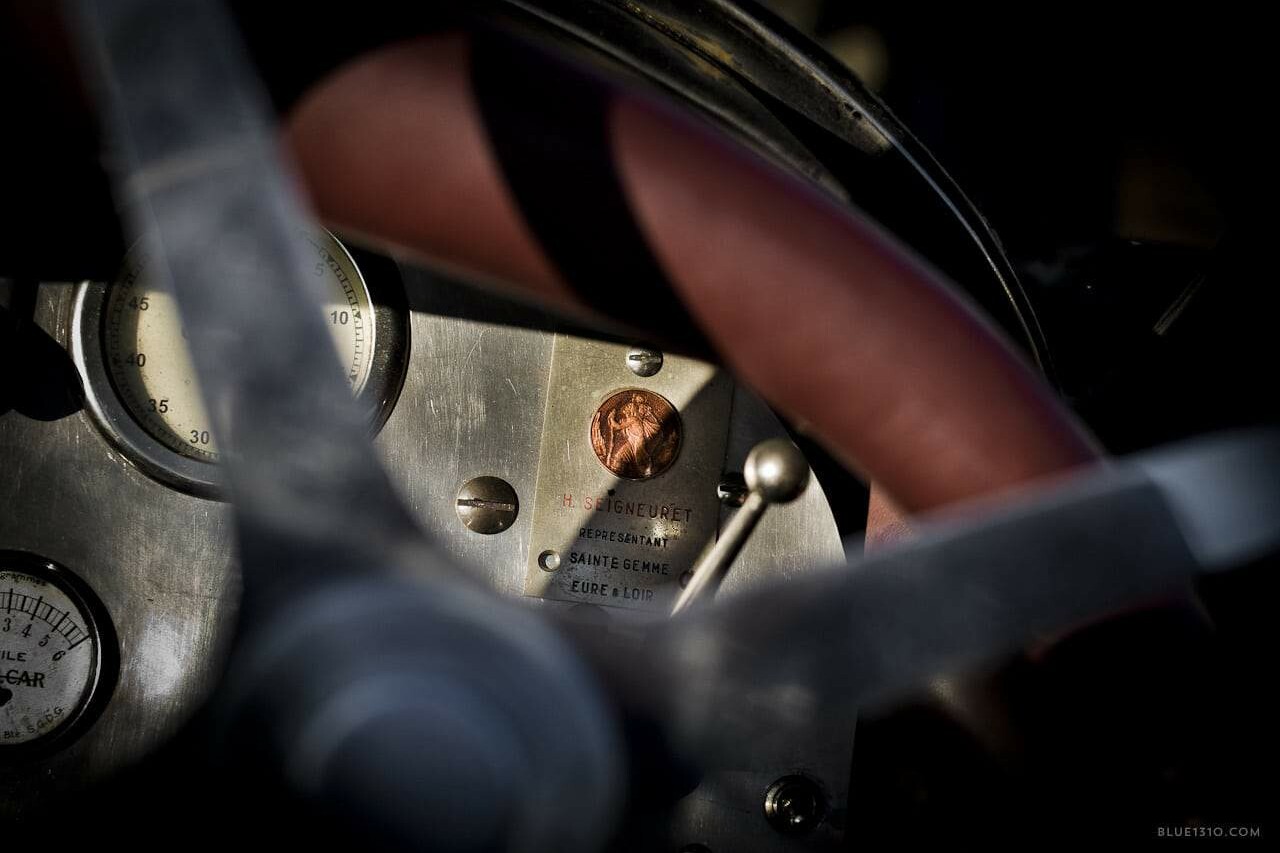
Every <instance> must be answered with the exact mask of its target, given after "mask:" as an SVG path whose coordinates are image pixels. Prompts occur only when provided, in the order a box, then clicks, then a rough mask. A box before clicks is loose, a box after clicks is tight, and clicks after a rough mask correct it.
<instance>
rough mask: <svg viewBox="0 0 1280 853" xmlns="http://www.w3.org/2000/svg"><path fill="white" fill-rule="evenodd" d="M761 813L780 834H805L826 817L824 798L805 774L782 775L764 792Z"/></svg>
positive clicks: (816, 785)
mask: <svg viewBox="0 0 1280 853" xmlns="http://www.w3.org/2000/svg"><path fill="white" fill-rule="evenodd" d="M764 816H765V819H767V820H768V821H769V825H770V826H772V827H773V828H774V829H776V830H777V831H778V832H780V833H782V834H783V835H804V834H805V833H807V832H810V831H812V830H813V828H814V827H816V826H817V825H818V824H820V823H822V820H823V818H825V817H826V816H827V798H826V797H825V796H824V795H823V793H822V789H821V788H819V787H818V783H817V782H814V781H813V780H812V779H809V778H808V777H805V776H783V777H782V778H781V779H779V780H778V781H776V782H774V783H773V784H772V785H770V786H769V790H768V791H766V792H765V795H764Z"/></svg>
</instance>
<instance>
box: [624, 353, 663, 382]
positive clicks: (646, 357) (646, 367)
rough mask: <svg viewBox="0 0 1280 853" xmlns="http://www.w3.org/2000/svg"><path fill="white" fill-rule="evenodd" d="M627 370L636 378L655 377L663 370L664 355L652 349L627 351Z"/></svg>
mask: <svg viewBox="0 0 1280 853" xmlns="http://www.w3.org/2000/svg"><path fill="white" fill-rule="evenodd" d="M627 369H628V370H630V371H631V372H632V373H634V374H635V375H636V376H653V375H654V374H655V373H657V372H658V371H659V370H661V369H662V353H661V352H660V351H658V350H656V349H652V348H650V347H632V348H631V349H630V350H628V351H627Z"/></svg>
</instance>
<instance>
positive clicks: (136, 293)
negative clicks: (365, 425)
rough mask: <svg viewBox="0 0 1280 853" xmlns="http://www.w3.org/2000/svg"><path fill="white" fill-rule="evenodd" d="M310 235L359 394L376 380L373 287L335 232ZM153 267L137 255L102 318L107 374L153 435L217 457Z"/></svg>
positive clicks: (328, 316) (171, 306) (329, 313)
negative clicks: (372, 376)
mask: <svg viewBox="0 0 1280 853" xmlns="http://www.w3.org/2000/svg"><path fill="white" fill-rule="evenodd" d="M307 240H308V243H309V245H310V248H311V251H312V252H313V253H314V255H315V258H316V260H315V267H314V273H315V275H316V276H317V277H318V278H319V279H320V280H321V281H322V282H323V283H324V292H325V295H326V300H325V305H324V313H325V320H326V322H327V324H328V327H329V331H330V333H331V334H332V337H333V342H334V346H335V348H336V349H337V352H338V357H339V359H340V360H341V363H342V368H343V370H344V371H345V372H346V375H347V381H348V382H350V383H351V387H352V390H354V391H355V392H356V393H357V394H358V393H359V392H360V391H361V390H363V389H364V385H365V383H366V382H367V381H368V379H369V367H370V364H371V355H372V352H373V348H374V345H375V343H376V341H375V338H376V333H375V328H374V308H373V305H372V304H371V303H370V297H369V291H368V288H367V287H366V286H365V283H364V279H363V278H362V277H361V275H360V272H359V271H358V270H357V269H356V264H355V261H353V260H352V259H351V256H350V255H349V254H347V251H346V249H344V248H343V247H342V245H341V244H339V243H338V241H337V240H336V239H334V237H333V236H332V235H330V234H328V233H325V234H322V235H319V236H314V237H313V236H310V235H309V236H308V238H307ZM146 268H147V257H146V255H145V254H144V253H142V252H140V251H135V252H131V253H130V255H129V257H128V258H127V259H126V261H125V268H124V272H123V274H122V275H121V276H120V277H119V278H118V279H117V280H116V282H115V284H114V285H113V286H112V287H111V288H110V290H109V291H108V293H107V301H106V310H105V313H104V314H103V318H102V321H103V335H102V344H103V360H104V361H105V363H106V365H107V372H108V374H109V375H110V377H111V382H112V384H113V385H114V386H115V389H116V393H117V394H119V395H120V399H121V400H122V401H123V402H124V404H125V407H126V408H127V409H128V410H129V413H130V414H131V415H133V417H134V419H135V420H137V421H138V423H139V424H141V425H142V427H143V429H145V430H146V431H147V432H148V433H150V434H151V436H152V437H153V438H155V439H156V440H157V441H159V442H160V443H161V444H163V445H165V446H166V447H168V448H169V449H171V450H174V451H177V452H178V453H182V454H185V455H187V456H191V457H194V458H196V459H205V460H210V461H212V460H214V459H216V458H217V456H218V448H217V445H216V443H215V441H214V439H213V435H212V432H211V430H210V428H209V416H208V415H207V414H206V413H205V410H204V404H203V403H202V402H201V399H200V389H199V387H198V386H197V385H196V379H195V368H194V367H193V366H192V364H191V356H190V354H189V352H188V350H187V342H186V338H185V336H184V335H183V331H182V322H181V320H180V319H179V316H178V306H177V303H176V302H175V300H174V298H173V297H172V296H171V295H170V294H169V293H167V292H165V291H162V290H158V289H156V288H155V287H154V286H152V285H151V284H150V283H149V282H148V280H147V275H146Z"/></svg>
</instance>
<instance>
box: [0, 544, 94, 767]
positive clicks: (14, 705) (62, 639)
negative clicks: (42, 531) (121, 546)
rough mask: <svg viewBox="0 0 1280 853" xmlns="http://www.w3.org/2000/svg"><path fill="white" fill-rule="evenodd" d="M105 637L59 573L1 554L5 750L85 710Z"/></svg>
mask: <svg viewBox="0 0 1280 853" xmlns="http://www.w3.org/2000/svg"><path fill="white" fill-rule="evenodd" d="M101 642H102V641H101V637H100V636H99V634H98V631H97V628H96V627H95V622H94V619H93V616H92V614H90V613H89V612H88V607H87V605H86V604H85V603H84V599H83V598H82V597H81V596H80V595H78V594H77V593H75V592H74V591H72V589H71V588H70V587H69V586H67V585H66V584H64V583H60V582H59V580H58V577H57V575H56V574H51V573H48V572H45V571H40V570H37V569H34V568H32V567H30V566H24V565H15V561H14V560H11V559H8V558H7V556H6V555H0V749H3V748H4V747H7V746H17V745H20V744H27V743H31V742H33V741H36V740H40V739H43V738H46V737H49V736H51V735H53V734H54V733H55V732H60V731H61V730H62V729H63V728H64V727H66V726H68V725H69V724H71V723H72V722H73V721H74V720H75V719H76V718H77V717H78V716H79V715H80V712H81V711H82V710H83V709H84V707H85V706H86V705H87V704H88V702H89V699H90V697H91V695H92V694H93V691H94V688H95V687H96V686H97V683H98V675H99V670H100V664H101V659H102V649H101Z"/></svg>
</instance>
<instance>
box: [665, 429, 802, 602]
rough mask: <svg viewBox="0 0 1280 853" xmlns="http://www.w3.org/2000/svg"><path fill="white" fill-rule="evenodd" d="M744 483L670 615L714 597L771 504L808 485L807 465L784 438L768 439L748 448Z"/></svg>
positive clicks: (787, 499)
mask: <svg viewBox="0 0 1280 853" xmlns="http://www.w3.org/2000/svg"><path fill="white" fill-rule="evenodd" d="M742 474H743V477H744V478H745V479H746V481H747V489H748V490H749V491H748V493H747V499H746V502H745V503H743V505H742V508H741V509H739V510H738V512H737V514H736V515H734V517H733V518H732V519H731V520H730V521H729V523H728V525H726V526H725V529H724V533H722V534H721V535H720V538H719V539H718V540H717V541H716V544H715V545H714V546H713V547H712V549H711V550H710V551H709V552H708V553H707V555H706V556H705V557H703V558H702V561H701V562H700V563H698V565H697V566H696V567H695V568H694V570H693V577H691V578H690V579H689V585H688V586H686V587H685V588H684V591H683V592H681V593H680V597H679V598H678V599H676V604H675V607H673V608H672V610H671V615H672V616H675V615H676V614H677V613H679V612H680V611H682V610H686V609H688V608H689V607H690V606H691V605H692V604H693V603H694V601H696V600H697V599H698V598H699V597H701V596H706V597H710V596H713V595H715V592H716V590H717V589H719V588H720V582H721V581H723V580H724V576H725V575H726V574H728V573H729V567H730V566H732V565H733V561H734V560H735V559H737V557H738V554H739V553H740V552H741V551H742V548H743V546H744V545H746V544H747V540H748V539H750V538H751V534H752V533H753V532H754V531H755V529H756V525H757V524H759V523H760V519H761V518H763V517H764V511H765V509H766V508H767V507H768V506H769V505H770V504H785V503H791V502H792V501H793V500H795V499H796V498H798V497H800V496H801V495H802V494H804V490H805V488H806V487H807V486H808V485H809V463H808V462H806V461H805V459H804V454H802V453H801V452H800V448H798V447H796V446H795V445H794V444H792V443H791V442H790V441H788V440H787V439H785V438H770V439H766V440H765V441H762V442H760V443H759V444H757V445H756V446H755V447H753V448H751V452H750V453H749V454H747V464H746V466H745V467H744V469H743V472H742Z"/></svg>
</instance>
